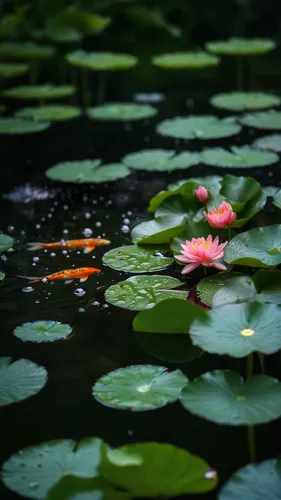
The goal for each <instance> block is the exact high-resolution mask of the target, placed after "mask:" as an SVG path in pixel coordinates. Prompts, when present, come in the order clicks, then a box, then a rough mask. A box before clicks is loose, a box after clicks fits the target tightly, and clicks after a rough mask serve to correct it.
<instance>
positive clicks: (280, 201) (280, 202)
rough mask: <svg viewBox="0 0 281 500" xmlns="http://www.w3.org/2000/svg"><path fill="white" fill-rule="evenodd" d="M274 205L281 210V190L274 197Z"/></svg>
mask: <svg viewBox="0 0 281 500" xmlns="http://www.w3.org/2000/svg"><path fill="white" fill-rule="evenodd" d="M272 203H273V204H274V205H275V206H276V207H277V208H280V209H281V189H279V191H278V192H277V193H276V194H275V195H274V196H273V200H272Z"/></svg>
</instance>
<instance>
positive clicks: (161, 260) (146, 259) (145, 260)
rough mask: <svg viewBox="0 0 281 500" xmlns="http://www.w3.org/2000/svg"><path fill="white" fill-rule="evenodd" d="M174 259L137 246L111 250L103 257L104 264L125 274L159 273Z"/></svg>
mask: <svg viewBox="0 0 281 500" xmlns="http://www.w3.org/2000/svg"><path fill="white" fill-rule="evenodd" d="M173 260H174V259H171V258H170V257H165V256H164V255H162V254H161V253H160V252H159V251H157V250H155V249H151V248H145V247H141V246H139V245H125V246H123V247H119V248H113V249H112V250H109V252H106V253H105V254H104V255H103V258H102V261H103V263H104V264H106V265H108V266H109V267H112V268H113V269H116V270H117V271H125V272H127V273H146V272H151V271H161V270H162V269H165V268H166V267H168V266H169V265H170V264H172V262H173Z"/></svg>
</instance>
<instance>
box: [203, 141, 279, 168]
mask: <svg viewBox="0 0 281 500" xmlns="http://www.w3.org/2000/svg"><path fill="white" fill-rule="evenodd" d="M201 159H202V162H203V163H204V164H205V165H209V166H211V167H223V168H235V169H236V168H254V167H266V166H267V165H272V164H273V163H276V162H277V161H279V156H278V155H277V154H276V153H273V152H271V151H260V150H257V149H255V148H251V147H249V146H240V147H238V146H231V147H230V151H228V150H227V149H224V148H210V149H205V150H204V151H203V152H202V153H201Z"/></svg>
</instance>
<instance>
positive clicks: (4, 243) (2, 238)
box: [0, 233, 14, 253]
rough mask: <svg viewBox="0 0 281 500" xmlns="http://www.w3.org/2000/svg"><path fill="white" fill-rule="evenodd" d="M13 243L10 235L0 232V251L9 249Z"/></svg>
mask: <svg viewBox="0 0 281 500" xmlns="http://www.w3.org/2000/svg"><path fill="white" fill-rule="evenodd" d="M13 244H14V239H13V238H12V237H11V236H8V234H4V233H2V234H0V253H2V252H6V250H9V249H10V248H12V246H13Z"/></svg>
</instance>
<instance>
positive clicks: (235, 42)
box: [205, 37, 276, 56]
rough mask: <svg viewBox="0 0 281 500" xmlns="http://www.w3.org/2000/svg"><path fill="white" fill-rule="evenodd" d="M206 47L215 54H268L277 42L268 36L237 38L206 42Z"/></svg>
mask: <svg viewBox="0 0 281 500" xmlns="http://www.w3.org/2000/svg"><path fill="white" fill-rule="evenodd" d="M205 46H206V49H207V50H209V51H210V52H212V53H214V54H225V55H228V56H237V55H238V56H249V55H251V56H252V55H258V54H266V53H267V52H269V51H270V50H273V49H274V48H275V46H276V43H275V42H274V41H273V40H269V39H266V38H236V37H231V38H229V39H228V40H222V41H215V42H208V43H206V45H205Z"/></svg>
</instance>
